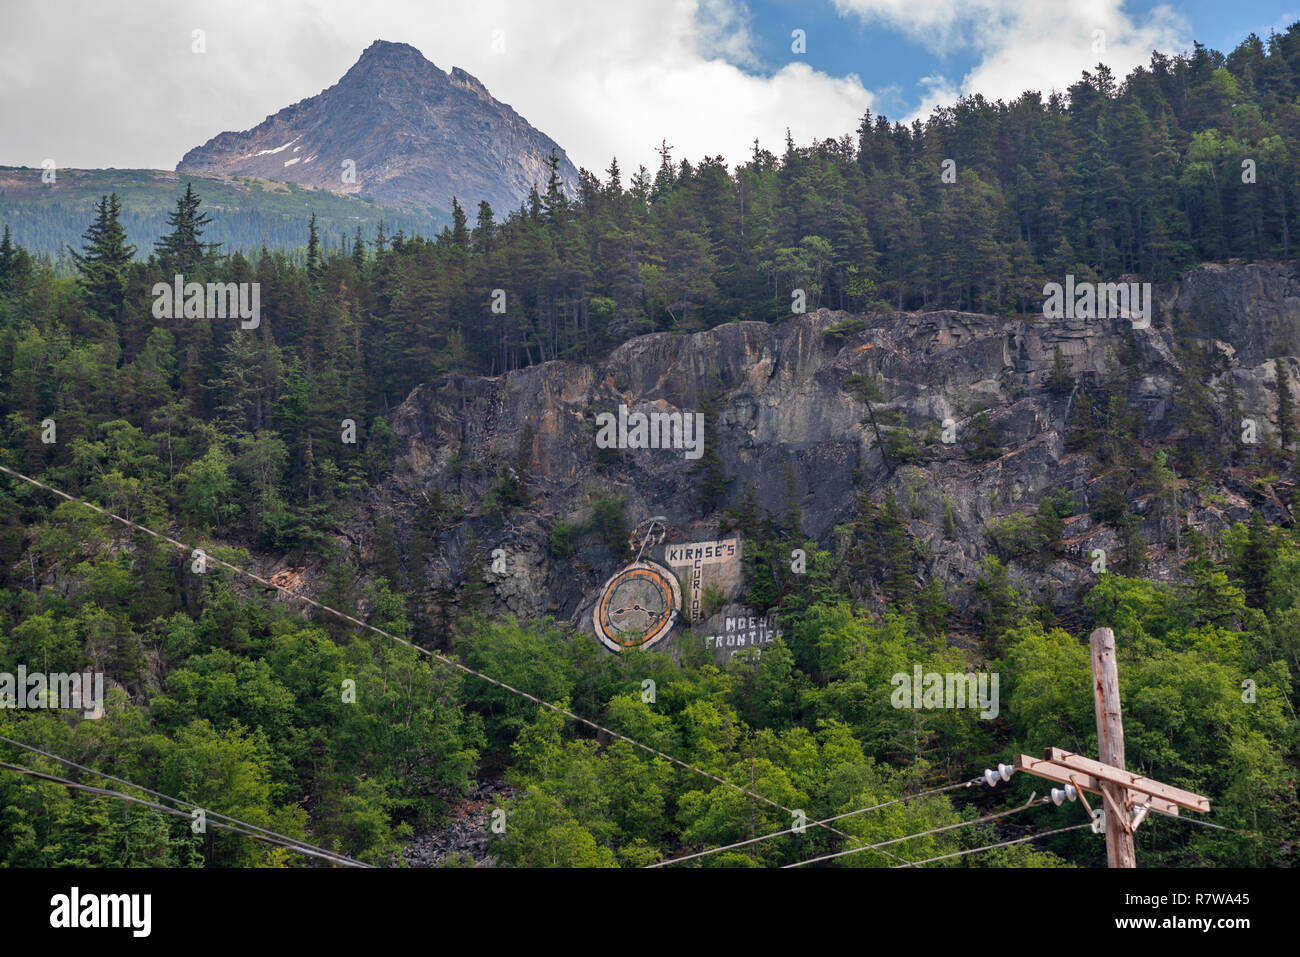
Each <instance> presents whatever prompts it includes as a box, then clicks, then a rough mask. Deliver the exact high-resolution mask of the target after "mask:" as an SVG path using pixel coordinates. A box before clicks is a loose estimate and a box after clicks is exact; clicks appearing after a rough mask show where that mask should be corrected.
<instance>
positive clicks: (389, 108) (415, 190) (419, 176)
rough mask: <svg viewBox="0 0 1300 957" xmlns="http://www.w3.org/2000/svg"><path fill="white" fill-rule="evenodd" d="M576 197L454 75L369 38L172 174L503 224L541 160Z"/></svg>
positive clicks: (528, 141) (536, 136) (496, 104)
mask: <svg viewBox="0 0 1300 957" xmlns="http://www.w3.org/2000/svg"><path fill="white" fill-rule="evenodd" d="M552 151H554V152H555V154H556V155H557V156H558V157H559V159H560V177H561V179H562V180H563V181H564V185H565V189H566V191H568V192H569V194H570V195H575V194H576V184H577V179H578V171H577V169H576V168H575V167H574V166H573V164H572V163H571V162H569V160H568V157H567V156H566V155H565V153H564V150H563V149H561V148H560V147H559V146H558V144H556V143H555V141H554V140H552V139H551V138H550V137H548V136H546V135H545V134H544V133H542V132H541V131H539V130H537V129H536V128H534V127H533V126H532V125H530V124H529V123H528V121H527V120H525V119H524V118H523V117H522V116H520V115H519V114H518V113H516V112H515V111H514V110H513V109H511V108H510V107H509V106H507V105H506V104H504V103H502V102H500V101H499V100H497V99H495V98H494V97H493V96H492V94H491V93H489V92H488V89H487V87H486V86H484V84H483V83H482V82H480V81H479V80H478V79H477V78H476V77H474V76H471V75H470V74H469V73H467V72H466V71H465V70H462V69H460V68H459V67H453V68H452V71H451V73H450V74H447V73H444V72H443V71H442V70H441V69H439V68H438V67H437V66H436V65H435V64H433V63H432V62H430V61H429V60H427V59H426V58H425V57H424V55H423V54H421V53H420V51H419V50H417V49H416V48H415V47H413V46H411V45H410V44H408V43H399V42H393V41H389V40H376V41H375V42H373V43H372V44H370V46H368V47H367V48H366V49H365V50H364V51H363V52H362V54H361V57H360V58H359V59H358V60H357V62H356V63H355V64H353V65H352V67H351V69H349V70H348V71H347V73H345V74H344V75H343V77H342V78H341V79H340V80H339V82H338V83H336V84H334V85H333V86H331V87H329V88H328V89H326V90H324V91H322V92H321V93H319V94H317V95H316V96H313V97H310V98H308V99H305V100H302V101H301V102H299V103H295V104H294V105H292V106H289V107H286V108H285V109H282V110H280V111H279V112H278V113H275V114H273V115H272V116H269V117H267V118H266V120H264V121H263V122H262V123H261V124H259V125H258V126H256V127H254V128H253V129H251V130H245V131H243V132H226V133H221V134H220V135H218V136H215V137H213V138H212V139H211V140H209V141H208V142H207V143H205V144H203V145H202V146H199V147H196V148H195V149H192V150H190V151H189V152H188V153H186V154H185V156H184V157H183V158H182V159H181V161H180V163H179V164H178V165H177V170H178V171H180V172H191V173H198V174H202V175H235V176H251V177H257V178H260V179H269V180H277V181H281V182H291V183H299V184H302V185H307V186H315V187H318V188H322V189H328V190H331V191H333V192H338V193H352V194H358V195H360V196H362V197H364V198H366V199H369V200H371V201H373V202H375V203H377V204H380V205H384V206H392V207H396V208H398V209H420V210H430V209H434V210H447V209H450V208H451V202H452V197H455V198H457V199H458V200H459V201H460V203H461V205H462V206H463V207H465V208H466V209H470V210H472V209H474V208H475V207H476V206H477V205H478V203H479V201H480V200H487V201H488V202H489V203H491V204H492V206H493V209H494V210H495V211H496V212H497V214H498V216H499V217H501V218H504V216H505V215H506V214H507V213H508V212H509V211H510V210H512V209H516V208H518V207H519V205H520V204H521V203H522V202H524V201H525V200H526V199H527V197H528V193H529V190H530V189H531V188H532V186H533V185H534V184H536V185H537V186H538V188H539V189H545V186H546V182H547V179H548V176H549V170H548V168H547V161H548V158H549V157H550V154H551V153H552Z"/></svg>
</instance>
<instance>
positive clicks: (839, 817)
mask: <svg viewBox="0 0 1300 957" xmlns="http://www.w3.org/2000/svg"><path fill="white" fill-rule="evenodd" d="M983 781H984V778H983V777H978V778H974V779H973V780H970V781H958V782H957V783H956V784H947V785H944V786H943V787H938V788H931V789H930V790H929V791H922V792H920V793H919V794H906V795H904V796H903V797H901V798H895V799H894V800H892V801H885V802H883V803H881V804H873V805H872V806H871V807H863V808H858V809H857V810H855V811H846V812H844V813H843V814H836V815H835V816H834V817H826V818H822V819H821V820H820V821H813V822H812V823H811V824H805V825H803V827H804V828H808V827H814V826H815V825H818V824H828V823H830V822H831V821H839V820H842V819H843V818H846V817H853V816H854V815H855V814H865V813H867V812H868V811H877V810H879V809H880V808H882V807H889V806H890V805H891V804H901V803H902V802H904V801H915V800H917V799H918V798H923V797H930V796H932V795H935V794H943V793H944V792H945V791H955V790H957V789H958V788H968V787H971V786H972V785H975V784H978V783H981V782H983ZM796 830H800V829H799V828H795V827H788V828H786V829H785V830H784V831H773V832H772V833H771V834H764V835H762V836H760V837H751V838H750V839H749V840H747V841H737V842H736V843H734V844H726V845H724V846H722V847H713V848H710V849H708V850H705V851H698V852H696V853H694V854H687V855H685V856H683V857H674V858H670V859H667V860H663V861H658V862H656V863H654V864H649V865H647V867H648V868H654V867H666V866H667V865H669V864H680V863H681V862H682V861H690V860H694V859H695V858H697V857H707V856H708V855H710V854H720V853H721V852H723V851H730V850H733V849H735V848H737V847H746V846H747V845H750V844H757V843H758V842H759V841H766V840H768V839H770V838H773V837H780V836H781V835H782V834H793V833H795V832H796ZM890 856H891V857H893V855H892V854H891V855H890Z"/></svg>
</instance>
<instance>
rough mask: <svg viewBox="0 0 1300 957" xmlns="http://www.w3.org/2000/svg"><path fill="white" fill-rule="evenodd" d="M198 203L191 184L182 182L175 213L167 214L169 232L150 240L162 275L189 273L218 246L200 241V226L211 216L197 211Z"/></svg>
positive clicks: (209, 220) (206, 223) (209, 221)
mask: <svg viewBox="0 0 1300 957" xmlns="http://www.w3.org/2000/svg"><path fill="white" fill-rule="evenodd" d="M200 204H201V200H200V199H199V196H198V194H197V193H196V192H194V184H193V183H186V184H185V193H184V194H183V195H182V196H181V197H180V199H178V200H177V201H176V210H175V212H172V213H170V214H168V216H167V225H168V226H170V227H171V232H170V233H168V234H167V235H166V236H164V237H163V238H162V239H160V240H158V241H157V242H156V243H154V251H155V252H156V253H157V254H158V263H159V265H160V266H161V267H162V270H163V273H164V274H167V273H172V272H178V273H181V274H182V275H184V274H186V273H189V272H190V271H191V270H193V269H195V268H196V267H197V266H198V265H199V264H200V263H202V262H203V260H204V258H205V256H206V255H209V254H211V253H212V252H215V250H216V248H217V246H219V245H220V243H217V244H215V245H214V244H209V245H206V246H205V244H204V243H203V242H202V241H201V240H202V238H203V231H204V227H205V226H208V225H209V224H210V223H211V222H212V217H211V216H209V215H208V214H206V213H200V212H199V206H200Z"/></svg>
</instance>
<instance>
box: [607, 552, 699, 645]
mask: <svg viewBox="0 0 1300 957" xmlns="http://www.w3.org/2000/svg"><path fill="white" fill-rule="evenodd" d="M681 606H682V592H681V588H680V586H679V585H678V584H677V578H676V577H675V576H674V575H673V573H672V572H670V571H669V570H668V569H666V568H664V567H663V566H662V565H656V564H655V563H654V562H633V563H632V564H631V565H628V566H627V567H626V568H624V569H623V570H622V571H620V572H618V573H617V574H616V575H614V577H613V578H611V579H610V580H609V581H607V582H606V583H605V587H604V588H602V589H601V591H600V600H599V601H598V602H596V608H595V611H593V612H592V619H593V621H594V623H595V626H596V636H597V637H598V638H600V640H601V641H602V642H604V644H605V647H607V648H609V649H610V650H611V651H622V650H623V649H625V648H649V647H650V646H651V645H653V644H654V643H655V642H657V641H659V640H660V639H661V638H663V637H664V635H666V634H668V632H669V631H671V630H672V627H673V622H675V621H676V620H677V612H678V611H679V610H680V609H681Z"/></svg>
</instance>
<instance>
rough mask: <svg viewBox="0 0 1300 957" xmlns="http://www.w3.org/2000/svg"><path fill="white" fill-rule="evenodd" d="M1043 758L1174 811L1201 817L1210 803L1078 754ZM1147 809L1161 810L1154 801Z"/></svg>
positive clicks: (1052, 752) (1055, 751) (1056, 752)
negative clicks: (1172, 806) (1161, 801)
mask: <svg viewBox="0 0 1300 957" xmlns="http://www.w3.org/2000/svg"><path fill="white" fill-rule="evenodd" d="M1043 756H1044V757H1045V758H1046V759H1047V761H1048V762H1050V763H1052V764H1055V765H1057V766H1058V767H1063V768H1066V769H1068V770H1070V771H1073V772H1075V773H1077V774H1085V775H1089V776H1091V777H1094V778H1097V779H1099V780H1101V781H1109V782H1111V783H1112V784H1118V785H1121V786H1123V787H1125V788H1127V789H1128V790H1129V791H1136V792H1138V793H1139V794H1149V795H1151V796H1152V797H1153V798H1163V799H1164V800H1165V801H1168V802H1170V803H1172V804H1176V805H1177V806H1178V807H1184V808H1187V810H1189V811H1200V812H1201V813H1202V814H1205V813H1207V812H1208V811H1209V810H1210V799H1209V798H1207V797H1204V796H1203V795H1200V794H1193V793H1192V792H1191V791H1184V790H1183V789H1182V788H1176V787H1173V786H1172V785H1169V784H1161V783H1160V782H1159V781H1152V780H1151V779H1150V778H1144V777H1142V776H1141V775H1140V774H1134V773H1133V772H1132V771H1124V770H1121V769H1119V768H1113V767H1111V766H1110V765H1107V764H1102V763H1101V762H1100V761H1094V760H1092V758H1085V757H1084V756H1083V755H1081V754H1071V753H1070V752H1069V751H1064V750H1062V749H1061V748H1047V749H1046V751H1044V753H1043ZM1151 806H1152V807H1154V808H1156V810H1164V809H1163V808H1161V807H1160V806H1159V805H1157V804H1156V802H1155V801H1152V802H1151Z"/></svg>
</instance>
